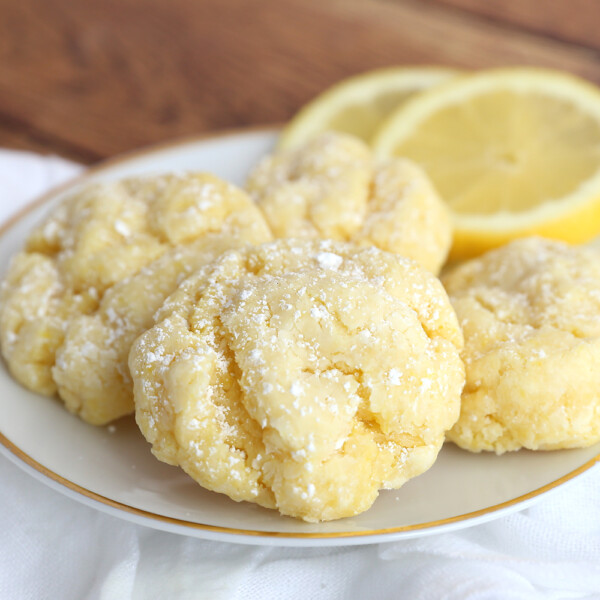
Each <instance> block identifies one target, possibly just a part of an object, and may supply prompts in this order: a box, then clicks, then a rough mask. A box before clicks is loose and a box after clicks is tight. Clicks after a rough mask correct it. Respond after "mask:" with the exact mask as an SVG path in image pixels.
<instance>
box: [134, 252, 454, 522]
mask: <svg viewBox="0 0 600 600" xmlns="http://www.w3.org/2000/svg"><path fill="white" fill-rule="evenodd" d="M461 346H462V334H461V332H460V329H459V327H458V323H457V320H456V316H455V314H454V311H453V310H452V307H451V305H450V303H449V301H448V298H447V296H446V294H445V292H444V290H443V288H442V286H441V284H440V282H439V281H438V280H437V279H436V278H435V277H434V276H433V275H431V274H430V273H429V272H427V271H426V270H424V269H422V268H421V267H419V266H418V265H417V264H416V263H415V262H413V261H411V260H409V259H406V258H403V257H400V256H397V255H394V254H391V253H387V252H383V251H381V250H378V249H377V248H359V247H357V246H354V245H350V244H345V243H340V242H331V241H318V240H278V241H276V242H272V243H269V244H264V245H262V246H257V247H254V248H248V249H246V250H240V251H236V250H232V251H230V252H227V253H226V254H224V255H223V256H222V257H221V258H220V259H218V260H217V261H215V262H213V263H212V264H210V265H207V266H205V267H203V268H201V269H200V270H199V271H198V272H197V273H195V274H194V275H192V276H190V277H189V278H188V279H186V280H185V281H184V282H183V283H182V284H181V285H180V287H179V288H178V290H177V291H176V292H175V293H174V294H173V295H172V296H170V297H169V298H168V299H167V300H166V301H165V303H164V305H163V306H162V308H161V309H160V310H159V311H158V312H157V315H156V325H155V326H154V327H153V328H151V329H149V330H148V331H147V332H146V333H144V334H143V335H142V336H140V337H139V338H138V339H137V340H136V342H135V343H134V345H133V346H132V349H131V353H130V357H129V366H130V370H131V374H132V377H133V381H134V392H135V404H136V419H137V422H138V425H139V426H140V429H141V431H142V433H143V434H144V436H145V437H146V438H147V439H148V441H149V442H151V444H152V451H153V453H154V454H155V455H156V456H157V457H158V458H159V459H160V460H163V461H165V462H168V463H170V464H173V465H180V466H181V467H182V468H183V469H184V470H185V471H186V472H187V473H188V474H189V475H191V476H192V477H193V478H194V479H195V480H196V481H197V482H198V483H200V484H201V485H202V486H204V487H206V488H208V489H210V490H214V491H218V492H222V493H225V494H227V495H228V496H230V497H231V498H233V499H234V500H237V501H241V500H247V501H251V502H256V503H258V504H260V505H262V506H266V507H270V508H277V509H279V511H280V512H281V513H283V514H286V515H292V516H294V517H300V518H302V519H305V520H307V521H320V520H330V519H336V518H340V517H346V516H350V515H354V514H357V513H359V512H361V511H364V510H366V509H367V508H369V506H371V504H372V503H373V501H374V500H375V498H376V497H377V494H378V490H379V489H381V488H386V489H389V488H398V487H400V486H401V485H402V484H403V483H405V482H406V481H407V480H408V479H410V478H411V477H415V476H416V475H419V474H420V473H422V472H423V471H425V470H426V469H428V468H429V467H430V466H431V464H432V463H433V462H434V460H435V458H436V456H437V454H438V452H439V450H440V448H441V446H442V443H443V441H444V434H445V431H446V430H447V429H449V428H450V427H451V426H452V425H453V423H454V422H455V420H456V418H457V416H458V412H459V399H460V392H461V389H462V386H463V383H464V367H463V364H462V361H461V360H460V358H459V351H460V348H461Z"/></svg>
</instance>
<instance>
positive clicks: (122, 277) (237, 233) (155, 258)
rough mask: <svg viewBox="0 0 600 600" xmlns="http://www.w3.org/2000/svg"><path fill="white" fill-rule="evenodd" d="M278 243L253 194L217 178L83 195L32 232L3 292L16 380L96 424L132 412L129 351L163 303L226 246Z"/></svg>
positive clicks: (133, 183) (1, 311) (161, 180)
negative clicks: (195, 271)
mask: <svg viewBox="0 0 600 600" xmlns="http://www.w3.org/2000/svg"><path fill="white" fill-rule="evenodd" d="M270 238H271V234H270V231H269V229H268V226H267V225H266V223H265V221H264V219H263V217H262V215H261V214H260V212H259V211H258V209H257V208H256V207H255V205H254V204H253V202H252V201H251V200H250V198H249V197H248V196H247V195H246V194H245V193H244V192H243V191H242V190H239V189H237V188H235V187H234V186H231V185H229V184H227V183H225V182H223V181H221V180H219V179H217V178H216V177H213V176H211V175H205V174H186V175H178V176H176V175H165V176H159V177H148V178H138V179H129V180H124V181H119V182H116V183H107V184H102V185H96V186H92V187H88V188H86V189H84V190H82V191H81V192H79V193H77V194H75V195H74V196H72V197H70V198H68V199H67V200H66V201H65V202H63V203H62V204H61V205H59V206H58V207H57V208H56V209H55V210H54V212H52V214H51V215H50V216H49V217H48V218H47V219H46V220H45V222H44V223H42V224H41V225H40V226H39V227H38V228H37V229H36V230H34V231H33V232H32V233H31V235H30V237H29V238H28V240H27V243H26V247H25V250H24V251H23V252H21V253H20V254H18V255H17V256H16V257H15V258H14V259H13V261H12V263H11V266H10V268H9V271H8V274H7V276H6V279H5V281H4V282H3V284H2V291H1V293H0V341H1V344H2V353H3V355H4V357H5V359H6V361H7V363H8V366H9V368H10V370H11V372H12V374H13V375H14V377H15V378H16V379H17V380H19V381H20V382H21V383H22V384H23V385H25V386H26V387H28V388H29V389H31V390H33V391H36V392H39V393H42V394H46V395H53V394H55V393H58V395H59V396H60V397H61V398H62V400H63V401H64V403H65V406H66V407H67V408H68V409H69V410H70V411H72V412H74V413H77V414H78V415H79V416H80V417H81V418H82V419H84V420H85V421H88V422H90V423H93V424H103V423H107V422H109V421H111V420H113V419H116V418H118V417H121V416H123V415H126V414H129V413H131V412H133V408H134V407H133V388H132V384H131V378H130V376H129V370H128V368H127V357H128V354H129V348H130V346H131V343H132V342H133V340H134V339H135V338H136V337H137V336H138V335H139V334H140V333H142V332H143V331H144V330H145V329H146V328H147V327H149V326H150V325H151V324H152V323H153V321H152V315H153V313H154V311H155V310H156V309H157V308H158V307H159V306H160V305H161V303H162V301H163V300H164V299H165V297H166V296H168V295H169V294H170V293H171V292H172V291H173V290H174V289H175V288H176V287H177V285H178V283H179V282H180V281H181V280H182V279H183V278H184V277H186V276H187V275H189V274H190V273H191V272H193V271H194V270H195V269H197V268H198V267H200V266H201V265H203V264H205V263H206V262H208V261H210V260H212V259H214V258H215V257H216V256H218V255H219V254H220V253H222V252H224V251H225V250H228V249H230V248H234V247H240V246H243V245H245V244H247V243H261V242H265V241H268V240H269V239H270Z"/></svg>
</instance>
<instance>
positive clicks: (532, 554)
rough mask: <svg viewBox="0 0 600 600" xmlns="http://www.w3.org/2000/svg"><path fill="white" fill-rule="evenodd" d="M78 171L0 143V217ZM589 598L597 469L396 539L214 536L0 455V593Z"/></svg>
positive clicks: (598, 532) (595, 571) (117, 598)
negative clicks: (481, 513)
mask: <svg viewBox="0 0 600 600" xmlns="http://www.w3.org/2000/svg"><path fill="white" fill-rule="evenodd" d="M79 170H80V167H78V166H77V165H73V164H72V163H68V162H66V161H64V160H61V159H58V158H56V157H40V156H37V155H34V154H30V153H23V152H11V151H2V150H0V221H2V220H5V218H6V217H7V216H8V215H10V214H11V213H13V212H14V211H16V210H18V209H19V208H20V207H21V206H23V204H24V203H25V202H27V201H28V200H30V199H31V198H32V197H33V196H35V195H37V194H39V193H41V192H43V191H44V190H45V189H46V188H48V187H50V186H52V185H54V184H56V183H58V182H59V181H61V180H64V179H66V178H68V177H70V176H72V175H74V174H75V173H77V172H78V171H79ZM155 598H156V599H159V598H160V599H168V600H200V599H205V598H206V599H207V600H220V599H223V600H254V599H256V600H259V599H260V600H269V599H279V598H290V599H295V598H298V599H302V600H320V599H337V598H340V599H346V598H347V599H363V598H365V599H370V598H377V599H378V600H385V599H388V598H389V599H392V598H393V599H396V598H399V599H409V600H440V599H445V600H534V599H535V600H540V599H545V598H552V599H559V598H578V599H592V598H598V599H600V465H598V466H596V467H594V468H592V469H590V470H589V471H588V472H586V473H585V474H583V475H582V476H580V477H578V478H577V479H575V480H574V481H572V482H570V483H568V484H566V485H564V486H563V487H561V488H559V489H558V490H556V491H555V492H553V493H552V494H550V495H548V496H546V497H544V498H543V499H541V500H540V501H539V502H538V503H537V504H536V505H534V506H533V507H531V508H529V509H527V510H524V511H522V512H520V513H516V514H513V515H511V516H507V517H504V518H501V519H498V520H496V521H493V522H491V523H488V524H485V525H480V526H478V527H472V528H470V529H465V530H462V531H458V532H456V533H447V534H442V535H434V536H429V537H423V538H419V539H414V540H407V541H404V542H396V543H388V544H379V545H373V546H357V547H347V548H331V549H327V548H325V549H319V548H308V549H293V548H292V549H290V548H269V547H259V546H241V545H234V544H226V543H216V542H209V541H203V540H198V539H194V538H188V537H184V536H178V535H174V534H168V533H163V532H159V531H154V530H151V529H146V528H144V527H140V526H137V525H132V524H130V523H128V522H126V521H122V520H120V519H117V518H114V517H110V516H107V515H105V514H103V513H100V512H97V511H95V510H93V509H91V508H88V507H87V506H84V505H82V504H79V503H77V502H75V501H73V500H71V499H69V498H66V497H64V496H62V495H61V494H59V493H57V492H56V491H54V490H52V489H50V488H47V487H46V486H44V485H43V484H42V483H40V482H38V481H36V480H34V479H32V478H31V477H30V476H29V475H27V474H25V473H24V472H22V471H21V470H20V469H18V468H17V467H16V466H15V465H14V464H12V463H11V462H10V461H9V460H7V459H6V458H4V457H3V456H0V599H1V600H38V599H57V600H130V599H131V600H153V599H155Z"/></svg>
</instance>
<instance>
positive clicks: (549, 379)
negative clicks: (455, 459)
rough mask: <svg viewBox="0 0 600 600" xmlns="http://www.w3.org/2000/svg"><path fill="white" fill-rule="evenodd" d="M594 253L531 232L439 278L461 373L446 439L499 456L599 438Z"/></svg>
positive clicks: (599, 339) (598, 269)
mask: <svg viewBox="0 0 600 600" xmlns="http://www.w3.org/2000/svg"><path fill="white" fill-rule="evenodd" d="M599 258H600V257H599V255H598V252H597V250H594V249H592V248H584V247H573V246H568V245H565V244H563V243H561V242H554V241H550V240H544V239H541V238H527V239H523V240H518V241H515V242H512V243H511V244H509V245H507V246H504V247H503V248H500V249H498V250H494V251H491V252H489V253H488V254H486V255H484V256H482V257H480V258H477V259H474V260H472V261H470V262H468V263H464V264H463V265H461V266H459V267H457V268H456V269H455V270H454V271H452V272H450V273H449V274H448V275H447V276H445V277H444V284H445V286H446V289H447V291H448V293H449V295H450V299H451V301H452V303H453V305H454V308H455V309H456V312H457V314H458V317H459V321H460V323H461V325H462V328H463V332H464V336H465V347H464V350H463V353H462V356H463V358H464V361H465V366H466V373H467V382H466V385H465V389H464V393H463V398H462V409H461V415H460V418H459V420H458V422H457V423H456V425H455V426H454V427H453V429H452V430H451V431H450V432H449V433H448V438H449V439H450V440H452V441H454V442H455V443H457V444H458V445H459V446H462V447H463V448H466V449H468V450H472V451H480V450H493V451H495V452H497V453H498V454H501V453H503V452H506V451H508V450H517V449H519V448H521V447H524V448H529V449H531V450H552V449H557V448H573V447H580V446H588V445H591V444H594V443H595V442H597V441H599V440H600V370H599V369H598V365H599V364H600V260H599Z"/></svg>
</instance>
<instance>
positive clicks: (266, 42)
mask: <svg viewBox="0 0 600 600" xmlns="http://www.w3.org/2000/svg"><path fill="white" fill-rule="evenodd" d="M599 20H600V2H597V1H596V0H571V1H569V2H567V1H562V0H557V1H556V2H554V1H550V0H548V1H546V0H486V1H483V0H480V1H479V0H421V1H419V0H343V1H342V0H255V1H252V0H202V1H197V0H77V1H74V0H0V146H5V147H15V148H24V149H32V150H35V151H44V152H53V153H57V154H60V155H63V156H66V157H68V158H73V159H76V160H79V161H82V162H86V163H91V162H94V161H97V160H99V159H101V158H104V157H107V156H110V155H114V154H118V153H120V152H123V151H126V150H130V149H132V148H136V147H139V146H144V145H147V144H150V143H154V142H159V141H163V140H167V139H171V138H174V137H177V136H182V135H193V134H197V133H202V132H207V131H213V130H219V129H223V128H230V127H239V126H243V125H248V124H272V123H279V122H283V121H285V120H286V119H288V118H289V117H290V116H291V115H292V114H293V113H294V112H295V111H296V110H297V109H298V108H299V107H300V106H301V105H302V104H303V103H305V102H306V101H307V100H309V99H310V98H311V97H312V96H314V95H315V94H317V93H318V92H319V91H321V90H322V89H324V88H325V87H326V86H328V85H330V84H332V83H334V82H335V81H337V80H339V79H341V78H344V77H347V76H348V75H351V74H354V73H358V72H361V71H364V70H367V69H371V68H374V67H380V66H385V65H396V64H443V65H450V66H455V67H460V68H478V67H487V66H497V65H514V64H532V65H543V66H550V67H556V68H560V69H565V70H568V71H571V72H573V73H577V74H580V75H582V76H583V77H586V78H588V79H590V80H592V81H595V82H598V83H600V54H599V48H600V35H599V34H597V33H596V24H597V22H599Z"/></svg>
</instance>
